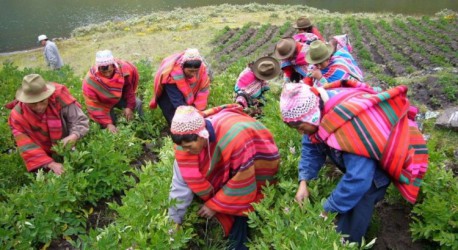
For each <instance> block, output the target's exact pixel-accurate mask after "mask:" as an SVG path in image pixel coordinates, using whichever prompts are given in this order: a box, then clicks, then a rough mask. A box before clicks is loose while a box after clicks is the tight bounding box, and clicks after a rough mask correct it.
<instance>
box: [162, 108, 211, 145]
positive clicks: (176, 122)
mask: <svg viewBox="0 0 458 250" xmlns="http://www.w3.org/2000/svg"><path fill="white" fill-rule="evenodd" d="M170 132H172V134H175V135H191V134H197V135H199V136H200V137H203V138H206V139H208V136H209V134H208V131H207V129H206V128H205V119H204V117H203V116H202V115H201V114H200V113H199V111H198V110H197V109H196V108H194V107H193V106H179V107H178V108H177V110H176V111H175V115H174V116H173V119H172V125H171V127H170Z"/></svg>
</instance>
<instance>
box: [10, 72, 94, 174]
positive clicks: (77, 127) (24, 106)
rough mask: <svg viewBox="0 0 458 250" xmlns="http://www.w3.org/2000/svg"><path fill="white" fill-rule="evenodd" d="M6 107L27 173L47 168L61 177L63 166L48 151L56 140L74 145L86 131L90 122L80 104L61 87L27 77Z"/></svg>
mask: <svg viewBox="0 0 458 250" xmlns="http://www.w3.org/2000/svg"><path fill="white" fill-rule="evenodd" d="M9 107H10V108H12V110H11V114H10V117H9V119H8V123H9V125H10V127H11V131H12V132H13V136H14V139H15V140H16V144H17V147H18V148H19V151H20V153H21V157H22V158H23V159H24V162H25V165H26V167H27V171H29V172H31V171H35V170H37V169H38V168H46V169H50V170H52V171H53V172H54V173H56V174H57V175H60V174H62V173H63V171H64V169H63V165H62V164H61V163H58V162H55V161H54V160H53V158H52V157H51V154H52V153H53V151H52V150H51V147H52V146H53V145H55V144H56V143H57V142H58V141H59V140H62V142H63V144H64V145H66V144H74V143H75V142H76V141H77V140H79V139H80V138H81V137H83V136H84V135H85V134H86V133H87V132H88V131H89V119H88V118H87V116H86V115H85V114H84V113H83V111H82V110H81V106H80V104H79V103H78V102H77V101H76V99H75V98H74V97H73V96H72V95H70V93H69V92H68V89H67V88H66V87H65V86H64V85H61V84H58V83H49V82H46V81H45V80H44V79H43V78H42V77H41V76H40V75H38V74H30V75H26V76H25V77H24V79H23V81H22V87H21V88H20V89H19V90H18V91H17V92H16V100H15V101H14V102H13V103H11V105H10V106H9Z"/></svg>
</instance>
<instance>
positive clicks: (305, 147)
mask: <svg viewBox="0 0 458 250" xmlns="http://www.w3.org/2000/svg"><path fill="white" fill-rule="evenodd" d="M325 160H326V152H325V151H324V150H323V149H322V148H321V147H319V144H312V142H310V139H309V137H308V135H304V136H302V151H301V159H300V161H299V181H303V180H305V181H309V180H312V179H315V178H316V177H317V176H318V172H319V171H320V169H321V168H322V167H323V165H324V161H325Z"/></svg>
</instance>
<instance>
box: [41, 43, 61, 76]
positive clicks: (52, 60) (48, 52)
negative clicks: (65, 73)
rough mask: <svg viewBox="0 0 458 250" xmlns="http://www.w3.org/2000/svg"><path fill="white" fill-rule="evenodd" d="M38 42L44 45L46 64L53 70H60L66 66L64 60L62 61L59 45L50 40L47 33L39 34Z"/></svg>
mask: <svg viewBox="0 0 458 250" xmlns="http://www.w3.org/2000/svg"><path fill="white" fill-rule="evenodd" d="M38 43H40V44H41V46H43V55H44V57H45V61H46V65H48V67H50V68H51V69H53V70H59V69H60V68H62V66H64V62H63V61H62V57H60V54H59V49H58V48H57V45H56V44H55V43H54V42H52V41H49V39H48V37H47V36H46V35H39V36H38Z"/></svg>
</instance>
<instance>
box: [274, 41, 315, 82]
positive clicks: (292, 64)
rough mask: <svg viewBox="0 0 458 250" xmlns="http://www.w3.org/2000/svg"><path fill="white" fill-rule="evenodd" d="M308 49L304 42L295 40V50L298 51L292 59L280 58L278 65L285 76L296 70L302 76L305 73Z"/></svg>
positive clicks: (289, 75)
mask: <svg viewBox="0 0 458 250" xmlns="http://www.w3.org/2000/svg"><path fill="white" fill-rule="evenodd" d="M309 49H310V45H308V44H306V43H300V42H296V51H299V52H298V53H297V55H296V57H295V58H294V60H288V59H286V60H282V61H281V64H280V67H281V68H282V70H283V72H284V74H285V76H286V77H288V78H290V77H291V75H292V73H293V72H294V71H296V72H297V73H299V74H301V75H302V76H304V77H305V76H306V75H307V67H308V65H309V64H308V63H307V61H306V59H305V56H306V54H307V51H308V50H309Z"/></svg>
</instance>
